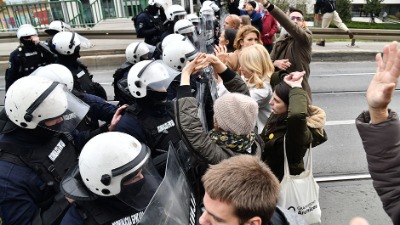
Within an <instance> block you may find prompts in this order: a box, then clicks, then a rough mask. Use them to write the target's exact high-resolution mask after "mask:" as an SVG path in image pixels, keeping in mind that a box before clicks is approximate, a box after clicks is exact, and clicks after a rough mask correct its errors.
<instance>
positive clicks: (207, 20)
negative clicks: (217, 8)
mask: <svg viewBox="0 0 400 225" xmlns="http://www.w3.org/2000/svg"><path fill="white" fill-rule="evenodd" d="M200 23H201V29H202V31H203V32H202V34H201V37H202V38H201V40H202V41H204V42H201V43H202V44H203V43H204V45H203V46H202V48H201V49H200V51H201V52H204V53H213V52H214V13H213V11H209V10H206V11H204V12H203V13H202V15H201V17H200Z"/></svg>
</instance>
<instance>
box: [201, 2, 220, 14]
mask: <svg viewBox="0 0 400 225" xmlns="http://www.w3.org/2000/svg"><path fill="white" fill-rule="evenodd" d="M205 5H206V6H210V7H211V8H212V10H213V11H214V12H218V11H219V7H218V5H217V4H216V3H215V2H214V1H209V0H206V1H204V2H203V5H202V6H205Z"/></svg>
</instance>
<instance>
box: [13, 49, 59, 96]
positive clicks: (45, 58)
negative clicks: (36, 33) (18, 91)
mask: <svg viewBox="0 0 400 225" xmlns="http://www.w3.org/2000/svg"><path fill="white" fill-rule="evenodd" d="M54 59H55V58H54V54H52V53H50V52H48V51H47V50H46V49H45V48H44V47H43V46H41V44H38V45H30V46H26V45H22V44H21V45H20V46H19V47H18V48H17V49H15V50H14V51H13V52H11V54H10V59H9V65H8V69H7V70H6V73H5V80H6V91H7V90H8V88H9V87H10V86H11V85H12V84H13V83H14V82H15V81H16V80H18V79H19V78H21V77H25V76H28V75H29V74H31V73H32V72H33V71H34V70H36V69H37V68H38V67H40V66H44V65H47V64H50V63H52V62H54Z"/></svg>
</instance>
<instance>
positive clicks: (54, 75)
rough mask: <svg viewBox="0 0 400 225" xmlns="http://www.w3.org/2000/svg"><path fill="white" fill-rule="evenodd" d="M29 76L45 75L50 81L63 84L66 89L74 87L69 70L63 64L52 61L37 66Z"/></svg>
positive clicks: (70, 89)
mask: <svg viewBox="0 0 400 225" xmlns="http://www.w3.org/2000/svg"><path fill="white" fill-rule="evenodd" d="M30 76H38V77H45V78H47V79H49V80H51V81H56V82H58V83H61V84H65V85H66V86H67V88H68V91H72V89H74V77H73V75H72V73H71V71H70V70H69V69H68V68H67V67H65V66H64V65H61V64H57V63H53V64H49V65H46V66H41V67H39V68H37V69H36V70H35V71H33V73H31V75H30Z"/></svg>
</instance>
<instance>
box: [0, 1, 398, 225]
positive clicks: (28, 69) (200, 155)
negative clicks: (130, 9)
mask: <svg viewBox="0 0 400 225" xmlns="http://www.w3.org/2000/svg"><path fill="white" fill-rule="evenodd" d="M164 6H165V3H164V2H163V0H149V1H148V6H147V7H146V8H145V10H144V11H143V12H141V13H139V15H137V16H135V17H134V18H132V20H133V21H134V25H135V28H136V32H137V36H138V37H140V38H144V41H143V42H134V43H132V44H130V45H129V46H127V48H126V62H124V63H123V64H122V65H121V67H120V68H118V69H116V71H115V73H114V75H113V78H114V79H113V87H114V94H115V96H114V99H113V100H116V101H117V102H118V104H117V105H112V104H110V103H109V102H107V94H106V92H105V90H104V88H103V87H102V86H101V85H100V84H99V83H97V82H95V81H94V80H93V75H91V74H90V72H89V70H88V68H87V67H86V66H85V65H84V64H83V63H82V62H81V61H80V60H79V57H80V48H81V47H82V46H83V45H84V43H83V42H85V40H84V39H83V37H82V36H80V35H79V34H77V33H76V32H73V31H72V30H71V28H70V27H69V26H68V25H67V24H65V23H64V22H62V21H53V22H52V24H50V25H51V26H50V27H49V29H48V30H46V32H47V33H48V34H49V35H51V38H49V39H48V40H46V41H45V42H41V41H40V40H39V37H38V33H37V31H36V29H35V28H34V27H33V26H32V25H30V24H26V25H22V26H21V27H20V28H19V29H18V31H17V38H18V39H19V41H20V46H18V48H17V49H16V50H15V51H13V52H12V53H11V55H10V67H9V68H8V69H7V71H6V75H5V79H6V97H5V103H4V109H3V110H2V111H1V113H0V125H1V126H0V129H1V130H0V171H2V172H1V173H0V224H2V223H3V224H10V225H11V224H18V225H19V224H63V225H71V224H77V225H78V224H140V220H141V218H142V217H143V215H144V214H145V213H146V209H147V207H148V206H149V204H150V202H151V201H152V199H153V198H154V196H156V192H157V191H158V188H159V187H161V185H162V184H163V183H164V182H163V178H164V179H166V178H167V177H168V175H167V174H168V168H169V167H168V163H169V161H172V160H168V159H169V158H170V157H172V156H171V153H170V151H174V152H175V151H176V154H177V155H178V156H179V155H180V156H179V157H178V158H179V160H180V161H179V163H180V164H179V165H180V167H182V171H185V175H186V178H185V180H187V182H188V183H189V184H190V186H191V188H190V189H191V190H192V191H193V193H194V194H193V195H194V197H193V198H194V201H195V202H196V203H197V204H195V205H196V206H195V210H194V211H195V214H196V216H195V218H197V219H198V221H196V222H195V223H199V224H210V225H216V224H232V225H239V224H259V225H261V224H282V225H283V224H306V222H305V221H304V220H303V218H302V217H301V216H300V215H299V214H297V213H294V212H292V211H288V210H287V209H283V208H280V207H278V206H277V202H278V198H279V182H281V181H282V179H283V174H284V172H283V170H284V149H286V150H285V151H286V153H285V155H286V157H287V160H288V164H289V170H290V174H292V175H299V174H301V173H302V172H303V171H304V170H305V166H304V162H303V157H304V156H305V154H306V152H307V150H308V148H309V147H310V146H312V147H315V146H318V145H320V144H322V143H324V142H325V141H326V140H327V134H326V132H325V130H324V126H325V120H326V115H325V112H324V110H323V109H321V108H319V107H317V106H315V105H313V104H312V91H311V89H312V87H310V85H309V83H308V78H309V76H310V62H311V45H312V33H311V31H310V30H309V29H308V28H307V26H306V23H305V21H304V14H303V12H302V11H301V10H299V9H295V8H291V9H290V11H289V13H287V14H286V13H285V12H284V11H283V10H281V9H280V8H279V7H277V6H275V5H274V4H272V3H271V2H269V1H267V0H262V1H248V2H246V4H245V5H244V6H243V7H241V6H239V1H238V0H230V1H229V2H228V10H229V14H228V15H227V16H225V18H224V20H223V21H224V22H223V24H221V26H220V25H219V22H218V20H217V19H216V17H215V16H216V15H218V14H219V10H220V6H219V3H218V2H214V1H208V0H207V1H204V2H203V3H202V8H201V9H200V12H199V15H197V14H191V15H187V12H186V11H185V9H184V8H183V7H182V6H181V5H171V6H169V7H168V8H166V9H164ZM326 13H330V12H326ZM332 13H333V15H335V14H334V13H335V11H333V12H332ZM278 24H280V26H281V27H282V28H283V29H284V30H285V31H283V30H282V31H281V33H283V34H282V35H280V36H279V37H275V36H276V32H277V31H278ZM50 28H51V29H50ZM349 35H351V32H350V31H349ZM351 38H352V36H351ZM86 41H87V40H86ZM376 60H377V64H378V66H377V73H376V75H375V76H374V78H373V80H372V81H371V84H370V86H369V88H368V92H367V100H368V106H369V111H368V112H364V113H363V114H361V115H360V116H359V117H358V118H357V128H358V129H359V132H360V136H361V137H362V139H363V144H364V147H365V149H366V152H367V159H368V162H369V165H370V172H371V176H372V178H373V179H374V180H382V179H384V181H381V182H374V187H375V188H376V190H377V192H378V194H379V195H380V196H381V198H382V202H383V203H384V209H385V210H386V211H387V212H388V214H389V216H391V218H392V220H393V222H394V224H399V223H400V221H399V218H400V216H399V214H400V211H399V210H398V201H396V200H395V196H396V194H397V193H398V190H397V189H398V187H397V186H396V185H395V183H394V182H393V181H390V182H386V181H387V180H392V179H393V180H395V176H396V174H397V172H396V171H397V170H396V169H397V168H398V167H399V166H398V163H397V161H396V159H397V158H398V153H397V152H396V151H395V150H396V149H397V147H396V146H397V138H393V137H397V136H398V135H394V136H393V135H387V134H388V133H391V134H397V133H398V132H397V131H398V130H399V129H398V128H399V127H400V126H399V124H398V123H399V120H398V118H397V114H396V113H395V112H393V111H391V110H390V109H388V104H389V102H390V99H391V96H392V94H393V90H394V88H395V86H396V84H397V80H398V77H399V76H400V52H399V51H398V49H397V43H393V44H391V46H388V47H385V49H384V55H383V59H382V57H381V56H380V55H378V56H377V59H376ZM376 140H380V141H376ZM382 140H386V141H384V143H385V146H381V144H379V145H378V144H377V143H382ZM182 146H184V148H185V149H187V150H188V152H189V154H188V155H185V157H187V158H185V159H182V158H184V157H183V155H182V154H183V153H182V151H180V150H179V149H182ZM382 149H385V150H384V152H382V151H383V150H382ZM387 149H389V150H387ZM391 149H393V150H391ZM178 150H179V151H178ZM378 152H379V153H382V154H378V155H377V154H376V153H378ZM377 157H378V158H379V160H376V158H377ZM386 159H390V162H389V163H388V162H387V161H386ZM188 161H189V162H190V163H188ZM387 169H392V170H393V171H394V172H393V173H390V174H387V173H385V171H386V170H387ZM176 191H180V190H176ZM387 193H389V194H387ZM165 207H167V206H165ZM196 210H197V211H196ZM188 212H189V209H188ZM153 219H154V220H155V221H156V220H157V219H158V218H155V217H154V218H153ZM1 222H2V223H1ZM187 222H188V224H189V221H187Z"/></svg>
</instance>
